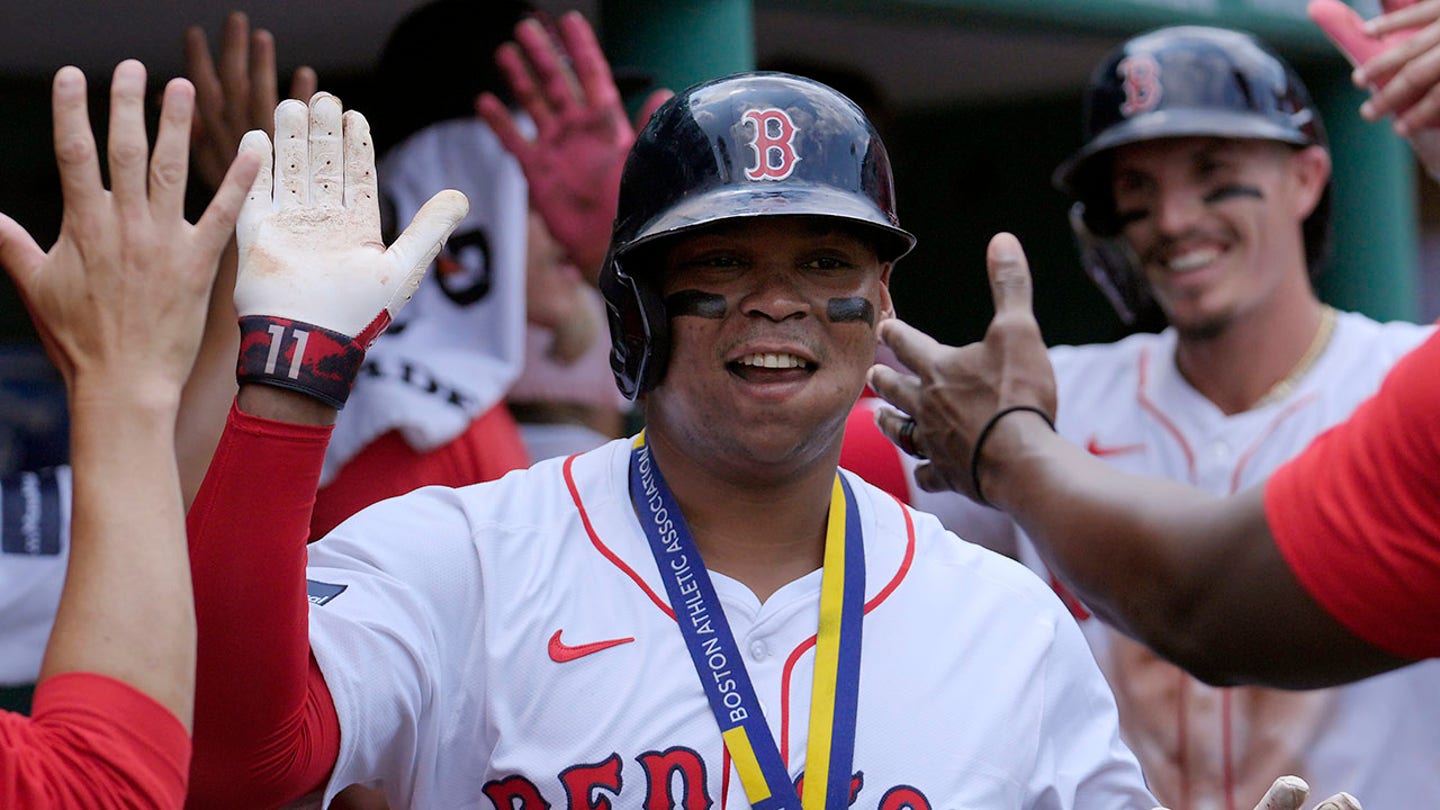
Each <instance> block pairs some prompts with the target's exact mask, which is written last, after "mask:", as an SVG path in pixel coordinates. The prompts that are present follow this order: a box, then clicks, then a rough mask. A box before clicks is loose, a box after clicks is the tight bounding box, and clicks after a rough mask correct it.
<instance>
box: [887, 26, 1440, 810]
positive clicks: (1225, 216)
mask: <svg viewBox="0 0 1440 810" xmlns="http://www.w3.org/2000/svg"><path fill="white" fill-rule="evenodd" d="M1084 137H1085V143H1084V145H1083V146H1082V147H1081V148H1080V149H1079V150H1078V151H1077V152H1076V153H1075V155H1074V156H1073V157H1072V158H1070V159H1069V160H1067V161H1065V162H1064V163H1063V164H1062V165H1061V166H1060V168H1059V170H1058V171H1057V172H1056V182H1057V184H1058V185H1059V186H1060V187H1061V188H1062V189H1064V190H1066V191H1068V192H1070V193H1071V194H1073V195H1074V196H1075V197H1076V199H1077V202H1076V203H1075V206H1074V209H1073V211H1072V222H1073V223H1074V224H1075V225H1076V227H1077V236H1078V237H1079V242H1080V246H1081V253H1082V261H1083V263H1084V265H1085V268H1086V269H1087V271H1089V272H1091V274H1092V276H1093V277H1094V278H1095V279H1096V281H1097V282H1098V283H1099V284H1100V285H1101V287H1102V288H1103V289H1105V290H1106V291H1107V292H1108V293H1110V294H1111V295H1112V298H1113V300H1114V301H1115V303H1116V304H1117V309H1119V311H1120V312H1121V313H1122V315H1124V316H1127V317H1133V316H1135V315H1137V314H1139V313H1141V312H1143V311H1144V309H1145V308H1147V307H1157V306H1158V309H1159V310H1160V312H1161V313H1162V314H1163V316H1164V317H1165V319H1166V320H1167V321H1168V323H1169V326H1168V328H1166V329H1165V330H1164V331H1163V332H1161V333H1160V334H1158V335H1157V334H1137V335H1134V336H1131V337H1129V338H1126V339H1125V340H1122V341H1120V342H1118V343H1115V344H1110V345H1101V346H1079V347H1056V348H1053V349H1051V350H1050V360H1051V362H1052V363H1053V365H1054V368H1055V375H1056V384H1057V392H1058V404H1059V414H1058V419H1057V421H1056V427H1057V428H1058V430H1059V432H1060V433H1061V434H1062V435H1064V436H1065V437H1067V438H1069V439H1070V440H1071V441H1073V442H1075V443H1076V444H1079V445H1080V446H1082V447H1085V448H1087V449H1088V450H1089V452H1090V453H1091V454H1093V455H1095V456H1098V457H1102V458H1104V459H1105V460H1106V461H1107V462H1109V463H1110V464H1111V465H1113V466H1115V467H1118V468H1120V469H1122V470H1126V471H1129V472H1134V473H1143V474H1147V475H1160V476H1164V477H1168V478H1173V479H1176V480H1179V481H1183V482H1186V483H1189V484H1191V485H1195V486H1198V487H1200V488H1201V489H1204V490H1207V491H1209V492H1210V493H1212V494H1215V495H1229V494H1231V493H1233V492H1235V491H1238V490H1240V489H1243V488H1245V487H1248V486H1250V485H1252V484H1255V483H1257V482H1259V481H1262V480H1264V479H1265V478H1266V477H1267V476H1269V474H1270V473H1271V472H1272V471H1273V470H1274V469H1275V468H1276V467H1278V466H1279V465H1280V464H1282V463H1283V462H1285V461H1287V460H1288V459H1289V458H1290V457H1291V456H1293V455H1295V454H1296V453H1298V452H1299V451H1300V450H1301V449H1302V448H1303V447H1304V446H1305V445H1306V444H1307V443H1308V442H1309V440H1310V439H1311V438H1313V437H1315V436H1316V435H1318V434H1319V433H1321V432H1323V431H1324V430H1326V429H1327V428H1329V427H1330V426H1331V425H1333V424H1335V423H1336V422H1338V421H1341V420H1343V419H1344V418H1345V417H1346V416H1347V415H1348V414H1349V413H1350V412H1351V410H1353V409H1354V408H1355V407H1356V405H1358V404H1359V403H1360V402H1361V401H1362V400H1364V399H1365V398H1367V397H1368V396H1369V395H1370V394H1371V393H1373V392H1374V391H1375V389H1376V388H1377V386H1378V385H1379V383H1380V380H1381V379H1382V378H1383V377H1384V375H1385V373H1386V371H1387V370H1388V369H1389V367H1390V366H1391V364H1392V363H1393V362H1394V361H1395V360H1396V359H1398V358H1399V357H1400V356H1401V355H1402V354H1404V353H1405V352H1407V351H1409V350H1410V349H1411V348H1413V347H1414V346H1416V345H1417V344H1419V343H1420V342H1421V341H1422V340H1424V338H1425V337H1426V335H1427V334H1428V333H1429V331H1430V330H1429V329H1428V328H1425V327H1419V326H1415V325H1412V324H1401V323H1391V324H1380V323H1376V322H1374V321H1371V320H1370V319H1368V318H1365V317H1364V316H1362V315H1359V314H1354V313H1342V312H1336V311H1335V310H1334V309H1332V308H1330V307H1328V306H1326V305H1325V304H1323V303H1321V301H1320V300H1319V298H1318V297H1317V296H1316V293H1315V291H1314V289H1313V287H1312V286H1311V279H1312V277H1313V276H1314V274H1315V273H1316V272H1318V271H1319V270H1320V268H1321V266H1322V265H1323V263H1324V259H1325V254H1326V251H1327V248H1328V242H1329V216H1330V214H1329V211H1330V195H1331V180H1330V157H1329V154H1328V152H1327V148H1326V141H1325V135H1324V129H1323V127H1322V125H1321V122H1320V120H1319V117H1318V115H1317V113H1316V112H1315V110H1314V108H1313V106H1312V103H1311V101H1310V98H1309V94H1308V93H1307V92H1306V90H1305V88H1304V86H1303V85H1302V84H1301V83H1300V81H1299V79H1298V78H1296V76H1295V74H1294V72H1293V71H1292V70H1291V68H1290V67H1289V66H1288V65H1287V64H1285V62H1284V61H1283V60H1281V58H1280V57H1279V56H1277V55H1276V54H1275V53H1274V52H1273V51H1272V50H1270V49H1269V48H1268V47H1266V46H1265V45H1264V44H1262V43H1261V42H1259V41H1258V40H1256V39H1255V38H1254V37H1252V36H1250V35H1248V34H1244V33H1240V32H1236V31H1228V30H1222V29H1216V28H1204V27H1174V28H1164V29H1160V30H1158V31H1153V32H1150V33H1147V34H1143V35H1140V36H1137V37H1135V38H1133V39H1131V40H1129V41H1127V42H1125V43H1123V44H1122V45H1120V46H1119V47H1117V48H1116V49H1115V50H1114V51H1112V52H1111V53H1110V54H1109V55H1108V56H1107V57H1106V58H1105V59H1104V60H1103V61H1102V62H1101V64H1100V65H1099V67H1098V68H1097V69H1096V70H1095V72H1094V73H1093V74H1092V76H1091V78H1090V83H1089V86H1088V88H1087V90H1086V95H1085V121H1084ZM1007 418H1013V417H1007ZM917 425H918V427H917V428H915V429H914V430H913V435H912V437H911V438H912V440H916V441H918V442H919V448H920V450H921V452H923V451H924V449H925V448H926V446H927V445H926V437H927V433H926V430H925V420H924V419H923V418H921V419H920V420H918V422H917ZM937 428H938V429H941V430H943V429H944V428H943V427H938V426H937ZM894 430H895V428H892V435H898V434H896V433H894V432H893V431H894ZM917 437H918V438H917ZM959 531H960V533H961V534H962V535H963V534H964V529H960V530H959ZM1020 550H1021V557H1022V559H1024V560H1025V561H1026V562H1027V563H1028V564H1030V565H1031V566H1032V567H1033V568H1034V569H1035V570H1036V571H1037V572H1039V573H1041V574H1042V575H1043V576H1044V577H1045V578H1046V579H1047V580H1048V581H1052V582H1055V581H1056V580H1055V579H1054V578H1053V577H1052V576H1051V575H1050V572H1049V571H1048V570H1047V569H1046V566H1045V565H1044V563H1043V562H1041V561H1040V560H1039V557H1038V555H1037V554H1036V553H1035V551H1034V548H1033V546H1031V544H1030V543H1029V542H1028V540H1027V539H1025V538H1022V540H1021V542H1020ZM1158 573H1161V574H1163V572H1158ZM1132 574H1133V575H1134V576H1136V577H1151V576H1155V575H1157V572H1154V571H1148V570H1143V569H1140V570H1135V571H1133V572H1132ZM1057 588H1060V586H1059V585H1058V583H1057ZM1060 590H1062V592H1063V588H1060ZM1073 604H1075V608H1074V609H1075V613H1076V616H1077V618H1079V619H1080V621H1081V625H1082V627H1083V629H1084V631H1085V633H1086V635H1087V637H1088V638H1089V640H1090V642H1091V645H1092V648H1093V649H1094V651H1095V653H1096V657H1097V659H1098V660H1099V662H1100V665H1101V668H1102V669H1103V670H1104V671H1105V673H1106V675H1107V677H1108V678H1109V680H1110V683H1111V685H1112V687H1114V690H1115V694H1116V698H1117V701H1118V703H1119V705H1120V709H1121V720H1122V724H1123V727H1124V730H1125V735H1126V740H1127V741H1128V742H1129V743H1130V745H1131V746H1132V748H1134V750H1135V752H1136V754H1137V755H1138V756H1139V757H1140V760H1141V763H1142V765H1143V766H1144V770H1145V773H1146V776H1147V779H1148V780H1149V784H1150V786H1151V788H1152V789H1154V790H1155V793H1156V795H1157V796H1158V797H1159V798H1160V799H1161V800H1162V801H1165V802H1168V803H1170V804H1171V806H1222V805H1228V806H1235V805H1236V804H1237V803H1238V802H1240V801H1242V800H1243V799H1245V798H1246V797H1249V796H1253V795H1257V794H1258V792H1259V791H1260V790H1263V788H1264V786H1265V785H1266V784H1268V783H1269V781H1270V778H1271V777H1272V776H1273V775H1274V773H1276V772H1284V773H1296V774H1299V775H1300V776H1302V777H1304V778H1305V779H1307V780H1309V781H1310V783H1311V785H1312V786H1313V787H1315V789H1316V790H1317V792H1319V793H1320V794H1321V795H1326V794H1329V793H1333V792H1335V791H1337V790H1340V789H1345V790H1350V791H1352V792H1354V793H1355V794H1357V795H1360V796H1363V797H1364V799H1365V805H1366V807H1370V808H1375V807H1379V808H1403V807H1413V806H1416V805H1419V804H1424V803H1426V801H1428V800H1427V799H1426V798H1425V797H1428V796H1435V795H1440V771H1437V770H1436V769H1435V768H1434V767H1433V763H1434V759H1435V756H1436V755H1437V753H1440V728H1437V727H1436V726H1435V725H1434V724H1433V723H1430V722H1428V721H1426V720H1425V719H1424V718H1422V717H1418V716H1417V715H1416V712H1415V711H1414V706H1415V705H1416V702H1417V701H1429V700H1434V699H1440V665H1437V664H1427V665H1424V666H1421V667H1412V668H1410V669H1408V670H1405V671H1404V672H1400V673H1395V674H1394V675H1391V676H1387V677H1386V678H1385V679H1384V680H1380V681H1374V682H1366V683H1361V684H1357V685H1354V686H1349V687H1344V688H1342V689H1337V690H1331V691H1324V692H1310V693H1286V692H1278V691H1269V690H1257V689H1245V690H1227V689H1217V688H1214V687H1211V686H1208V685H1206V684H1204V683H1201V682H1200V681H1198V680H1194V679H1191V678H1188V677H1186V676H1185V675H1184V674H1183V673H1182V672H1181V671H1180V670H1179V669H1177V668H1175V667H1173V666H1171V665H1169V664H1167V663H1165V662H1164V661H1162V660H1161V659H1160V658H1159V657H1157V656H1156V655H1155V654H1154V653H1151V652H1150V651H1148V650H1147V649H1145V648H1144V647H1142V646H1140V645H1139V644H1137V643H1136V642H1134V641H1132V640H1131V639H1130V638H1128V637H1127V636H1125V635H1123V634H1121V633H1120V632H1118V631H1115V630H1113V629H1111V628H1109V627H1108V626H1106V625H1103V624H1102V623H1101V622H1100V621H1099V620H1098V619H1096V618H1095V617H1093V616H1091V615H1090V613H1089V612H1088V610H1087V609H1086V608H1084V607H1082V606H1079V604H1078V603H1073ZM1237 612H1239V611H1238V609H1237ZM1256 615H1259V614H1258V613H1257V614H1256ZM1232 630H1233V632H1234V633H1235V634H1236V635H1237V639H1242V638H1245V637H1246V634H1247V633H1249V632H1250V631H1249V629H1248V628H1245V627H1240V626H1236V627H1233V628H1232ZM1237 643H1240V642H1239V641H1238V640H1237ZM1180 644H1181V645H1183V641H1182V642H1180ZM1167 652H1170V653H1172V654H1174V652H1175V651H1174V650H1167ZM1190 660H1192V661H1194V660H1195V658H1193V657H1192V658H1191V659H1190ZM1421 696H1423V697H1421ZM1357 741H1360V743H1359V744H1357ZM1365 741H1368V742H1365Z"/></svg>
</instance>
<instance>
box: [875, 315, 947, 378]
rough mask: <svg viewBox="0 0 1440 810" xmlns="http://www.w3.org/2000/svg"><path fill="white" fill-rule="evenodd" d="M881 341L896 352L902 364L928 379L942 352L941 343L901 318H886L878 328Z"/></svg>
mask: <svg viewBox="0 0 1440 810" xmlns="http://www.w3.org/2000/svg"><path fill="white" fill-rule="evenodd" d="M876 331H877V332H878V333H879V335H880V340H882V341H884V343H885V345H886V346H889V347H890V349H891V350H892V351H894V352H895V357H896V359H898V360H899V361H900V364H901V365H903V366H905V367H906V368H908V369H912V370H914V371H915V373H916V374H918V375H919V376H920V377H921V378H927V377H928V375H929V373H930V372H931V370H932V369H933V368H934V364H935V361H936V359H938V357H939V355H940V352H941V350H942V349H943V348H944V347H943V346H942V345H941V344H940V342H939V341H937V340H935V339H934V338H932V337H930V336H929V335H927V334H925V333H924V332H921V331H920V330H919V329H916V328H915V327H913V326H911V325H910V324H908V323H905V322H904V321H902V320H900V319H899V318H886V319H885V320H883V321H881V322H880V325H879V326H878V327H876Z"/></svg>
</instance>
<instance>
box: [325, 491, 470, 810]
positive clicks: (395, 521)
mask: <svg viewBox="0 0 1440 810" xmlns="http://www.w3.org/2000/svg"><path fill="white" fill-rule="evenodd" d="M361 514H363V516H364V518H363V520H356V519H353V518H352V519H351V520H350V521H347V522H346V523H343V524H341V525H340V526H339V527H337V528H336V529H335V531H333V532H332V533H331V534H330V535H328V536H327V537H326V538H325V539H324V540H322V541H320V542H318V543H315V544H312V545H311V547H310V561H309V567H308V569H307V572H306V577H307V579H308V582H307V586H308V593H309V598H310V604H311V610H310V643H311V649H312V650H313V651H314V653H315V657H316V660H317V661H318V662H319V663H320V668H321V671H322V672H323V673H324V675H325V682H326V684H327V685H328V686H329V688H330V693H331V696H332V697H333V698H334V701H335V709H336V713H337V714H338V716H339V718H340V734H341V741H342V744H341V749H340V756H339V759H338V761H337V762H336V765H335V771H334V774H333V776H332V780H331V784H332V785H333V786H334V787H332V788H331V789H330V790H328V791H327V792H326V795H325V805H326V806H328V805H329V803H330V800H331V799H332V798H333V797H334V795H335V793H337V792H338V791H339V790H340V789H343V788H344V787H346V786H347V785H350V784H367V785H378V784H380V783H381V782H385V783H387V787H388V789H389V790H390V791H391V795H396V796H409V795H412V794H413V793H414V792H415V789H416V785H415V779H414V776H413V772H412V771H407V770H405V769H395V768H394V767H393V766H394V765H395V764H397V763H406V764H413V766H414V767H415V768H424V767H435V766H436V764H437V762H438V761H439V759H440V758H441V757H440V754H441V751H440V750H439V741H438V739H437V738H436V735H435V734H434V733H433V729H434V728H436V727H437V726H438V725H439V720H438V719H437V718H438V717H440V716H444V715H445V714H446V713H448V712H452V711H455V709H456V706H455V702H457V701H464V700H465V699H466V696H467V694H469V692H470V691H471V690H474V689H477V688H478V689H483V688H484V685H483V684H467V685H462V684H457V683H454V682H452V681H450V680H448V679H447V678H446V674H447V673H456V672H465V671H467V667H466V664H465V660H466V657H467V655H468V654H469V652H470V650H472V649H473V648H474V647H475V646H476V645H478V644H480V643H481V642H482V639H483V635H484V630H485V628H484V623H483V621H482V618H483V616H484V611H483V610H482V609H481V605H480V599H481V588H480V580H481V571H480V567H479V564H478V560H477V558H476V554H475V546H474V543H473V542H472V540H471V537H472V534H473V532H474V531H475V530H476V527H473V526H471V525H469V524H468V523H467V522H466V519H465V518H466V513H465V512H464V511H463V510H462V509H459V508H457V506H456V491H455V490H451V489H447V488H444V487H427V488H424V489H420V490H417V491H415V492H413V493H411V494H410V495H408V496H406V497H403V498H394V499H390V500H386V501H381V502H380V503H378V504H375V505H374V506H372V507H370V508H368V509H366V510H364V511H363V512H362V513H361ZM361 526H363V531H362V530H361V528H360V527H361ZM377 539H378V541H377ZM474 674H476V675H477V676H478V674H479V673H478V672H475V673H474ZM422 781H423V780H422Z"/></svg>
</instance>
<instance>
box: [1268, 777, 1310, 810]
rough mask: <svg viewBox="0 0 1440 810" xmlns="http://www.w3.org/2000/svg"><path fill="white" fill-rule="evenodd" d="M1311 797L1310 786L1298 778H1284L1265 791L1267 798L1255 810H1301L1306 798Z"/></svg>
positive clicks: (1277, 780)
mask: <svg viewBox="0 0 1440 810" xmlns="http://www.w3.org/2000/svg"><path fill="white" fill-rule="evenodd" d="M1309 795H1310V786H1309V785H1307V784H1306V783H1305V780H1304V779H1301V778H1300V777H1298V776H1282V777H1280V778H1279V779H1276V780H1275V782H1274V783H1273V784H1271V785H1270V789H1269V790H1267V791H1265V797H1264V798H1263V799H1261V800H1260V803H1259V804H1257V805H1255V810H1300V805H1302V804H1304V803H1305V797H1306V796H1309Z"/></svg>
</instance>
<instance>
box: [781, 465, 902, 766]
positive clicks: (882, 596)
mask: <svg viewBox="0 0 1440 810" xmlns="http://www.w3.org/2000/svg"><path fill="white" fill-rule="evenodd" d="M885 494H887V495H890V498H891V499H892V500H894V501H895V504H896V505H897V506H899V507H900V514H901V515H904V517H905V559H903V560H901V561H900V568H899V569H898V570H896V571H895V576H893V577H891V578H890V581H889V582H888V583H886V584H885V587H884V588H881V589H880V592H879V593H877V594H875V596H874V597H873V598H871V600H870V601H868V602H866V603H865V613H869V612H870V611H872V610H874V609H875V607H876V606H877V605H879V604H880V603H881V602H884V601H885V600H886V599H888V598H889V597H890V594H892V593H894V592H895V589H896V588H898V587H900V580H902V579H904V578H905V574H907V573H908V572H909V571H910V563H911V562H912V561H913V560H914V559H915V521H913V520H911V518H910V507H908V506H906V505H905V503H904V501H901V500H900V499H899V498H896V497H895V496H894V495H893V494H891V493H888V492H887V493H885ZM816 635H818V633H817V634H816ZM814 646H815V636H814V635H812V636H810V638H807V639H805V640H804V641H802V642H800V644H799V645H797V646H796V647H795V650H794V651H793V652H791V653H790V657H789V658H787V659H785V669H784V670H783V671H782V673H781V675H780V758H781V759H783V760H785V763H786V764H787V765H788V764H789V763H790V675H791V673H792V672H793V670H794V669H795V664H796V662H798V661H799V660H800V656H802V655H804V654H805V653H807V652H809V651H810V649H811V648H812V647H814Z"/></svg>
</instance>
